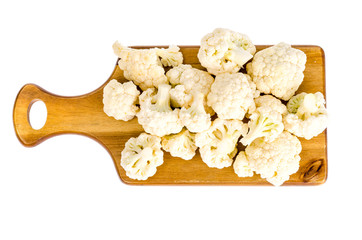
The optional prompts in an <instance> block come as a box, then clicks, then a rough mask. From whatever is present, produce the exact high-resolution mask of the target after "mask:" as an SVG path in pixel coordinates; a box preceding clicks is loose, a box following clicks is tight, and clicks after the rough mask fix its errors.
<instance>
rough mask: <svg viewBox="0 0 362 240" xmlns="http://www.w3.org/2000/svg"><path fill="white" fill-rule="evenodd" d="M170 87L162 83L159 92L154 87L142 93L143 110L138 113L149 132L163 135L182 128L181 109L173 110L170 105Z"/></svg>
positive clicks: (141, 103)
mask: <svg viewBox="0 0 362 240" xmlns="http://www.w3.org/2000/svg"><path fill="white" fill-rule="evenodd" d="M170 89H171V86H170V85H168V84H161V85H159V86H158V91H157V94H155V92H156V90H155V89H153V88H150V89H147V90H146V91H144V92H143V93H142V94H141V96H140V105H141V110H140V111H139V112H138V113H137V118H138V123H139V124H141V125H142V127H143V129H144V130H145V131H146V132H147V133H150V134H152V135H156V136H159V137H162V136H165V135H169V134H173V133H178V132H180V131H181V130H182V128H183V125H182V123H181V120H180V119H179V111H180V109H175V110H172V109H171V107H170V93H169V91H170Z"/></svg>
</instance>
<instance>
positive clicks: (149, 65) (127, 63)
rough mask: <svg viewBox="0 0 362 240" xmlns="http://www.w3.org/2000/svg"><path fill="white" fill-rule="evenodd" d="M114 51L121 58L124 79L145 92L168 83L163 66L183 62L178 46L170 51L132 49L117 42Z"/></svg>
mask: <svg viewBox="0 0 362 240" xmlns="http://www.w3.org/2000/svg"><path fill="white" fill-rule="evenodd" d="M113 50H114V53H115V54H116V55H117V56H118V57H119V58H120V60H119V62H118V65H119V67H120V69H122V70H123V75H124V77H125V78H126V79H128V80H132V81H133V82H134V83H135V84H136V85H138V86H139V87H140V88H141V89H142V90H143V91H145V90H146V89H148V88H152V87H158V85H160V84H166V83H168V80H167V77H166V75H165V70H164V68H163V66H162V64H163V65H164V66H177V65H179V64H181V63H182V60H183V58H182V53H181V52H179V50H180V49H179V48H178V47H177V46H170V47H169V48H168V49H159V48H153V49H131V48H128V47H124V46H122V45H121V44H120V43H118V42H115V43H114V44H113ZM160 57H161V60H160Z"/></svg>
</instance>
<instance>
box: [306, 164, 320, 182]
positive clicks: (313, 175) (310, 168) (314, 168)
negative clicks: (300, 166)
mask: <svg viewBox="0 0 362 240" xmlns="http://www.w3.org/2000/svg"><path fill="white" fill-rule="evenodd" d="M322 167H323V159H318V160H314V161H312V162H310V163H309V164H308V165H307V166H306V167H305V170H304V171H303V174H302V180H303V181H304V182H311V181H313V180H316V179H317V178H318V177H319V176H318V175H319V174H320V171H321V169H322Z"/></svg>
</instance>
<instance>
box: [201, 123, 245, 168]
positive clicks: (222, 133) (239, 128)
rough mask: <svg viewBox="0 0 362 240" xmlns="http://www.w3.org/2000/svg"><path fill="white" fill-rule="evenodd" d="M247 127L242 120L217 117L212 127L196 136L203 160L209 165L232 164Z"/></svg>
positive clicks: (225, 165)
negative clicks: (239, 141)
mask: <svg viewBox="0 0 362 240" xmlns="http://www.w3.org/2000/svg"><path fill="white" fill-rule="evenodd" d="M244 129H245V127H244V124H243V123H242V121H240V120H223V119H220V118H217V119H216V120H215V121H214V122H213V123H212V125H211V127H210V128H209V129H207V130H205V131H203V132H200V133H197V134H196V136H195V143H196V146H197V147H199V148H200V154H201V158H202V161H204V162H205V163H206V164H207V165H208V166H209V167H213V168H224V167H229V166H231V164H232V162H233V157H234V156H235V155H236V153H237V148H236V145H237V142H238V139H239V137H240V136H241V134H242V133H243V131H245V130H244Z"/></svg>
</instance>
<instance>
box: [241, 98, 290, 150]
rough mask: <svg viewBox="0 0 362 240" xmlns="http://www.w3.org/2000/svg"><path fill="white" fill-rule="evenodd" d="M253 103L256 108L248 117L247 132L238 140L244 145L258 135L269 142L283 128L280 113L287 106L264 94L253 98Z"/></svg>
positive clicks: (281, 113)
mask: <svg viewBox="0 0 362 240" xmlns="http://www.w3.org/2000/svg"><path fill="white" fill-rule="evenodd" d="M255 105H256V110H255V111H254V112H253V113H252V114H251V116H250V117H249V118H250V120H249V122H248V126H249V132H248V134H246V135H245V136H244V137H243V138H242V139H241V140H240V142H241V143H242V144H243V145H245V146H246V145H249V144H250V143H251V142H252V141H254V140H255V139H257V138H259V137H264V141H266V142H271V141H273V140H274V139H275V138H276V137H278V135H279V134H280V133H282V132H283V130H284V125H283V116H282V115H283V114H285V113H286V111H287V108H286V106H285V105H284V104H283V103H282V102H281V101H280V100H279V99H277V98H275V97H273V96H271V95H264V96H260V97H258V98H256V99H255Z"/></svg>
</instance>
